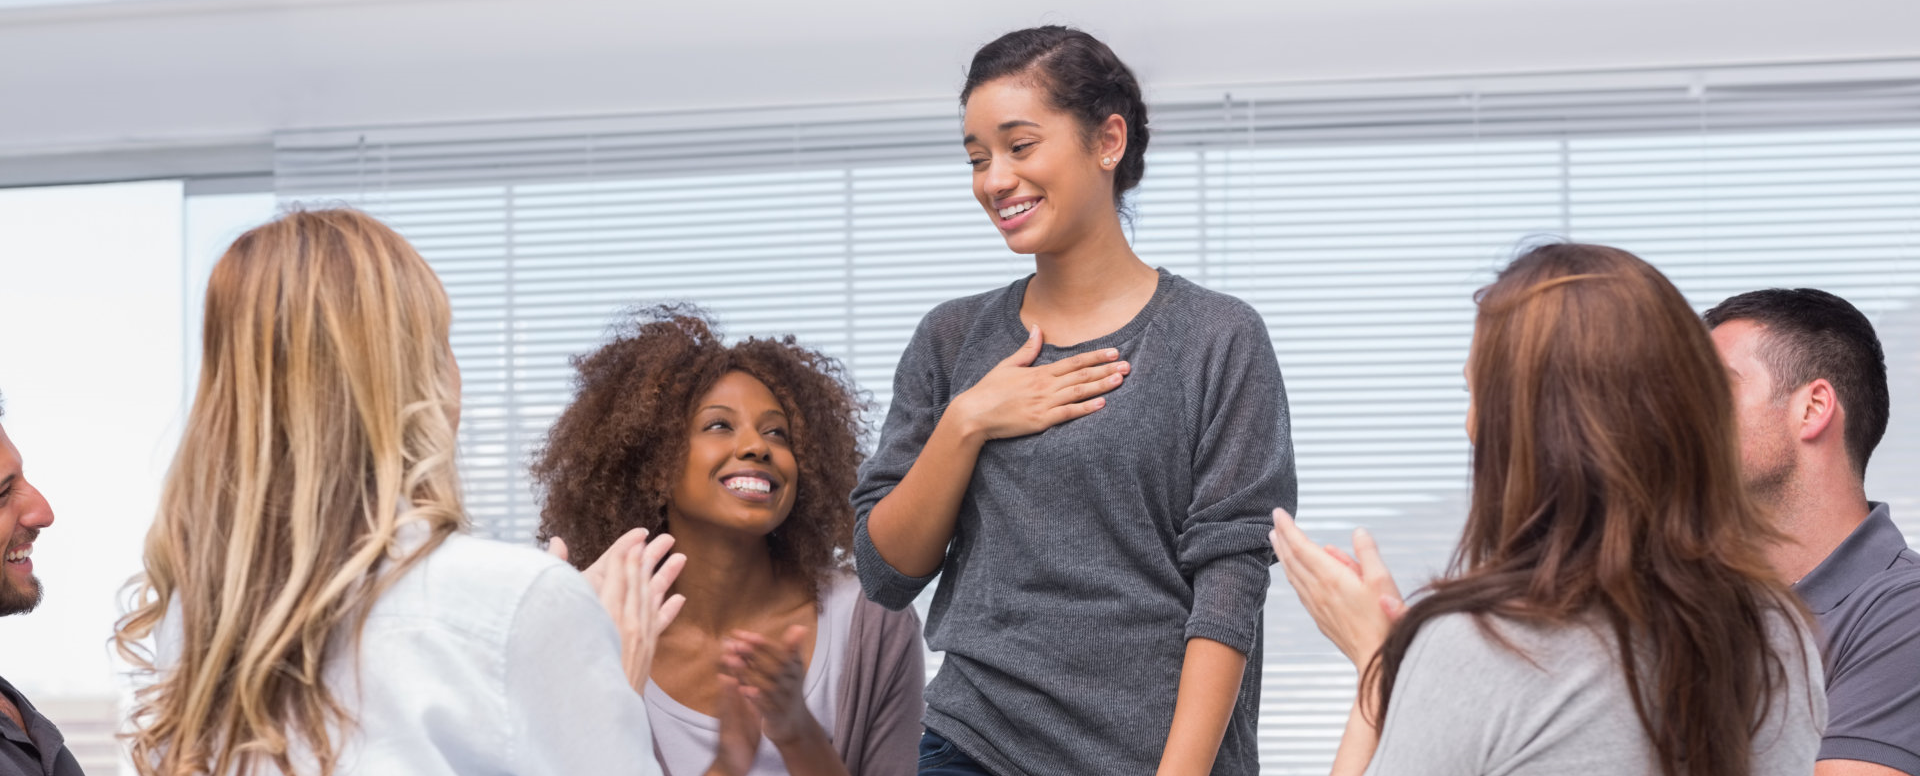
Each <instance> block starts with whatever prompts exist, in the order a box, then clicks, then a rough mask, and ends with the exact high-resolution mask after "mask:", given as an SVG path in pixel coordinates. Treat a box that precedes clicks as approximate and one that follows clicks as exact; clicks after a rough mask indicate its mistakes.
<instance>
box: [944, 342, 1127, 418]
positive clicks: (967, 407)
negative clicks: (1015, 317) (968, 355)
mask: <svg viewBox="0 0 1920 776" xmlns="http://www.w3.org/2000/svg"><path fill="white" fill-rule="evenodd" d="M1042 342H1043V340H1042V339H1041V337H1040V328H1039V327H1037V326H1036V327H1034V328H1032V329H1031V330H1030V333H1029V335H1028V337H1027V341H1026V343H1025V344H1023V345H1021V346H1020V349H1019V350H1016V351H1014V352H1013V355H1011V356H1007V357H1006V358H1005V359H1003V360H1001V362H1000V363H999V365H997V366H995V367H994V368H993V369H992V370H991V371H989V372H987V374H986V376H985V377H982V378H980V382H978V383H975V384H974V385H973V387H971V388H968V389H967V390H965V391H962V392H961V393H960V395H959V396H955V397H953V401H952V402H951V403H950V404H949V405H948V407H947V412H949V413H955V412H958V413H959V417H960V418H962V419H963V421H964V422H965V423H966V424H967V428H968V430H969V431H970V432H972V433H974V434H977V435H979V437H980V438H982V439H1007V438H1010V437H1021V436H1026V435H1028V434H1038V433H1040V432H1042V431H1045V430H1047V429H1049V428H1052V427H1053V426H1056V425H1059V424H1061V423H1064V422H1066V421H1069V420H1073V419H1074V418H1080V417H1085V416H1087V415H1089V414H1092V413H1093V412H1094V411H1095V410H1098V409H1100V408H1101V407H1103V406H1106V401H1107V400H1106V399H1105V398H1104V397H1103V396H1102V395H1101V394H1105V393H1107V392H1108V391H1111V390H1113V389H1115V388H1118V387H1120V383H1121V381H1123V380H1125V379H1126V375H1127V372H1128V371H1129V370H1130V369H1131V366H1130V365H1129V364H1128V363H1127V362H1125V361H1120V360H1119V358H1120V351H1118V350H1115V349H1112V348H1107V349H1103V350H1096V351H1093V352H1091V353H1082V354H1080V355H1077V356H1074V357H1072V358H1066V359H1062V360H1060V361H1056V362H1054V363H1051V364H1044V365H1041V366H1033V360H1034V359H1036V358H1039V357H1040V346H1041V344H1042Z"/></svg>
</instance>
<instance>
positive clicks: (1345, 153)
mask: <svg viewBox="0 0 1920 776" xmlns="http://www.w3.org/2000/svg"><path fill="white" fill-rule="evenodd" d="M1816 70H1817V69H1816ZM1722 75H1723V74H1720V73H1716V72H1713V71H1702V72H1687V73H1652V74H1638V75H1621V76H1619V77H1617V78H1615V79H1612V80H1614V81H1616V82H1620V83H1614V84H1611V85H1607V86H1604V87H1583V88H1558V89H1543V88H1539V87H1538V86H1537V84H1532V82H1528V81H1525V80H1524V79H1514V81H1513V82H1511V83H1508V82H1502V81H1481V82H1479V83H1475V84H1468V85H1461V86H1460V88H1458V89H1452V90H1449V89H1447V88H1441V87H1436V86H1435V85H1434V84H1433V83H1431V82H1420V83H1414V82H1409V83H1408V84H1406V88H1405V89H1404V93H1398V94H1396V93H1395V90H1394V86H1393V85H1391V84H1387V85H1381V84H1369V85H1367V88H1365V89H1360V88H1358V87H1356V88H1354V89H1353V90H1352V92H1353V93H1352V94H1342V93H1340V89H1339V88H1337V87H1327V88H1319V89H1315V90H1312V92H1311V93H1306V92H1304V91H1302V92H1301V93H1300V94H1292V95H1289V94H1288V93H1287V90H1285V89H1279V88H1276V89H1271V90H1264V91H1262V90H1252V91H1248V92H1243V93H1246V94H1256V95H1257V96H1256V98H1254V99H1248V98H1246V97H1238V98H1237V97H1235V96H1234V95H1232V94H1222V95H1217V96H1215V97H1210V98H1207V99H1183V100H1164V101H1161V102H1160V103H1158V104H1156V105H1155V106H1154V107H1153V111H1152V113H1151V114H1150V115H1151V116H1152V127H1153V129H1154V134H1153V141H1152V148H1153V151H1152V152H1150V153H1149V155H1148V175H1147V178H1146V182H1145V184H1144V185H1143V186H1142V187H1141V189H1140V190H1139V191H1138V192H1136V193H1135V194H1134V195H1133V196H1132V197H1131V198H1130V204H1131V206H1132V210H1133V212H1134V214H1135V215H1134V218H1133V220H1132V221H1131V223H1130V226H1129V228H1130V229H1131V231H1132V239H1133V242H1134V246H1135V248H1136V250H1137V251H1138V252H1139V253H1140V254H1141V255H1142V256H1143V257H1145V258H1147V259H1148V260H1149V261H1150V262H1152V263H1155V264H1158V265H1161V266H1165V267H1168V268H1169V269H1172V270H1173V271H1175V272H1179V273H1181V274H1184V275H1186V276H1188V277H1190V278H1193V279H1195V280H1196V281H1199V282H1201V283H1203V284H1205V285H1208V286H1210V287H1213V288H1217V289H1220V290H1223V291H1226V292H1228V293H1232V294H1235V295H1237V296H1239V297H1241V298H1243V299H1245V300H1247V301H1248V302H1249V303H1251V304H1253V305H1254V306H1255V307H1256V308H1258V309H1259V310H1260V312H1261V313H1262V315H1264V316H1265V318H1266V321H1267V324H1268V326H1269V328H1270V330H1271V333H1272V336H1273V342H1274V347H1275V350H1276V352H1277V354H1278V356H1279V359H1280V364H1281V367H1282V369H1283V370H1284V371H1285V373H1286V379H1287V388H1288V393H1289V400H1290V403H1291V406H1292V412H1293V418H1294V442H1295V445H1296V448H1297V452H1298V456H1299V472H1300V486H1301V500H1300V518H1301V520H1302V522H1303V524H1305V525H1307V526H1308V527H1309V528H1310V529H1312V530H1313V531H1315V532H1316V533H1317V534H1318V535H1320V536H1321V537H1322V538H1323V539H1325V540H1329V541H1334V540H1337V541H1341V542H1342V543H1344V542H1345V538H1344V536H1345V533H1346V531H1347V530H1348V529H1350V528H1351V527H1353V526H1357V525H1366V526H1368V527H1369V528H1371V529H1372V530H1374V532H1375V533H1376V535H1378V536H1379V537H1380V538H1381V540H1382V541H1383V542H1384V543H1385V545H1386V550H1387V554H1388V558H1389V561H1390V562H1391V563H1392V564H1393V565H1394V567H1395V569H1396V570H1397V571H1398V572H1399V573H1400V575H1401V578H1402V583H1403V586H1404V587H1409V588H1410V587H1412V586H1414V585H1416V584H1417V583H1418V582H1420V581H1422V580H1424V579H1426V578H1428V577H1429V576H1430V575H1431V574H1433V573H1435V572H1437V571H1439V570H1440V569H1441V568H1442V567H1443V566H1444V564H1445V562H1446V560H1447V553H1448V551H1449V549H1450V548H1451V546H1452V544H1453V542H1454V541H1455V540H1456V539H1457V536H1458V531H1459V527H1460V522H1461V519H1462V516H1463V514H1464V507H1465V500H1466V483H1467V468H1466V467H1467V461H1468V450H1467V445H1466V441H1465V434H1464V431H1463V428H1462V424H1463V422H1464V417H1465V407H1466V394H1465V393H1464V392H1463V387H1464V381H1463V379H1462V377H1461V366H1462V364H1463V362H1464V360H1465V355H1466V348H1467V344H1468V342H1469V340H1470V338H1471V335H1472V321H1473V305H1472V301H1471V295H1472V293H1473V291H1474V290H1475V289H1476V288H1478V287H1479V286H1481V285H1483V284H1484V283H1486V282H1487V281H1488V280H1490V279H1491V277H1492V274H1493V273H1494V272H1495V271H1496V270H1497V269H1498V268H1499V267H1500V266H1501V265H1502V264H1503V263H1504V261H1505V260H1507V259H1508V258H1509V257H1511V256H1512V255H1513V254H1514V252H1515V251H1516V250H1517V249H1519V248H1522V247H1524V246H1525V245H1526V244H1527V243H1528V242H1529V241H1532V240H1538V239H1543V238H1544V237H1545V236H1548V235H1557V236H1566V237H1571V238H1573V239H1578V240H1582V241H1590V242H1604V243H1610V244H1616V245H1619V246H1621V247H1624V248H1627V249H1629V250H1633V251H1635V252H1637V253H1639V254H1641V255H1642V256H1644V257H1646V258H1648V259H1649V260H1651V261H1653V262H1654V263H1655V264H1657V265H1658V266H1660V267H1661V268H1662V269H1663V270H1664V271H1666V272H1667V273H1668V275H1669V276H1670V277H1672V278H1673V279H1674V281H1675V282H1676V283H1678V284H1679V285H1680V286H1681V288H1682V290H1683V291H1685V292H1686V293H1687V294H1688V295H1689V297H1690V298H1691V299H1692V300H1693V301H1694V302H1695V303H1696V304H1697V305H1699V306H1700V307H1702V308H1704V307H1706V306H1708V305H1711V304H1713V303H1714V302H1717V301H1718V300H1719V299H1721V298H1723V297H1725V296H1727V295H1730V294H1732V293H1736V292H1739V291H1744V290H1749V289H1752V288H1759V287H1765V286H1773V285H1791V286H1802V285H1805V286H1818V287H1823V288H1827V289H1829V290H1832V291H1834V292H1836V293H1840V294H1842V295H1845V296H1847V297H1849V298H1851V299H1853V300H1854V301H1855V302H1856V303H1857V304H1859V305H1860V306H1861V307H1862V309H1864V310H1866V311H1867V312H1868V314H1869V315H1871V316H1873V317H1874V318H1875V321H1876V324H1877V325H1878V326H1880V328H1881V333H1882V336H1883V338H1884V339H1885V340H1886V345H1887V353H1888V357H1889V360H1890V367H1891V368H1892V372H1893V374H1894V395H1895V408H1894V415H1895V425H1894V428H1893V430H1892V431H1890V432H1889V434H1888V437H1887V442H1886V443H1884V444H1883V446H1882V452H1881V453H1880V454H1879V455H1878V456H1877V457H1876V459H1875V463H1874V466H1873V472H1872V478H1871V479H1870V483H1869V484H1870V492H1871V493H1872V495H1873V496H1874V497H1875V498H1878V499H1882V500H1888V501H1891V502H1893V503H1894V505H1895V512H1894V514H1895V516H1896V518H1897V519H1900V520H1901V521H1902V523H1903V525H1904V526H1905V527H1906V530H1908V532H1909V535H1920V519H1916V518H1920V485H1917V484H1914V483H1913V482H1911V478H1905V477H1901V476H1900V474H1901V473H1902V472H1906V471H1911V470H1912V467H1913V465H1914V464H1915V463H1916V462H1920V448H1917V447H1916V444H1920V443H1915V442H1909V441H1907V440H1909V439H1915V438H1917V437H1916V435H1915V434H1912V433H1903V432H1904V431H1905V429H1906V428H1907V426H1906V425H1905V423H1906V421H1905V420H1904V418H1905V416H1906V415H1910V414H1912V413H1914V412H1916V411H1920V407H1915V406H1913V405H1911V404H1910V403H1909V402H1906V401H1904V400H1903V397H1907V396H1913V395H1916V393H1915V389H1916V388H1920V314H1917V313H1915V312H1914V306H1913V301H1914V298H1915V296H1916V295H1917V294H1920V237H1916V230H1917V227H1916V225H1917V224H1920V80H1915V79H1904V78H1879V79H1862V78H1857V77H1847V78H1838V77H1836V78H1834V79H1829V80H1825V81H1822V80H1820V79H1819V78H1818V77H1817V76H1818V73H1817V72H1815V73H1814V76H1815V77H1808V76H1807V75H1806V73H1805V72H1803V73H1801V74H1800V75H1799V76H1797V77H1795V78H1793V79H1782V80H1781V81H1780V82H1779V83H1767V82H1758V83H1755V82H1752V80H1753V79H1752V78H1751V77H1748V78H1747V79H1746V81H1747V82H1745V83H1741V84H1737V85H1709V86H1702V84H1711V83H1717V80H1725V79H1723V78H1722V77H1721V76H1722ZM1530 84H1532V85H1530ZM1622 84H1624V85H1622ZM958 134H959V133H958V119H957V112H956V111H955V110H954V108H953V106H952V105H951V104H950V103H899V104H892V105H866V106H858V107H847V108H833V109H826V108H821V109H807V110H794V111H752V112H731V113H714V114H676V115H669V116H625V117H603V118H595V119H567V120H552V121H544V120H543V121H522V122H508V123H500V124H464V125H452V126H436V127H401V128H369V129H359V130H329V131H313V132H288V133H283V134H282V135H280V136H279V137H278V139H277V146H278V151H277V154H276V171H277V174H276V180H277V185H278V187H279V190H280V192H281V194H282V196H283V197H284V198H286V199H288V200H296V201H303V202H328V201H340V200H344V201H347V202H350V203H353V204H357V205H360V206H362V207H365V208H368V209H369V210H371V211H372V212H374V213H376V214H378V215H380V216H382V217H384V218H386V219H388V220H389V221H390V222H391V223H393V224H394V225H395V226H396V227H397V228H399V229H400V230H401V232H402V233H404V234H406V235H407V236H408V237H409V238H410V239H412V240H413V241H414V242H415V243H416V244H417V245H418V246H419V247H420V249H421V251H422V252H423V253H424V254H425V255H426V256H427V257H428V259H429V260H430V261H432V262H433V264H434V266H435V267H436V269H438V270H439V271H440V273H441V276H442V278H443V279H444V280H445V281H446V283H447V286H448V290H449V292H450V293H451V294H452V296H453V299H454V304H455V307H456V313H455V318H456V331H455V340H456V341H455V350H456V353H457V354H458V356H459V358H460V360H461V365H462V369H463V373H464V375H465V379H466V384H465V385H466V402H467V403H466V406H465V409H464V412H465V417H464V419H463V421H462V434H463V445H464V447H463V453H464V455H465V461H464V465H465V472H466V476H467V478H468V482H467V487H468V490H469V493H470V494H471V508H472V512H473V514H474V517H475V520H476V522H477V524H478V526H479V529H480V530H481V531H483V532H485V533H489V534H491V535H494V536H498V537H501V538H506V539H510V540H516V541H526V540H528V539H529V538H530V537H531V535H532V530H533V526H534V525H535V523H536V522H537V519H538V507H537V505H536V504H535V503H534V501H533V497H532V494H531V492H530V491H529V489H528V485H527V482H526V477H525V469H526V464H527V461H528V457H529V455H530V454H531V453H532V452H533V451H534V450H536V449H537V447H538V445H539V444H540V442H541V440H542V438H543V436H544V434H545V430H546V428H547V426H548V425H549V424H550V423H551V421H552V419H553V417H554V416H555V415H556V414H557V413H558V412H559V410H560V409H561V408H562V407H563V406H564V405H565V403H566V402H567V401H568V399H569V391H570V387H569V380H570V377H571V370H570V367H569V366H568V362H567V359H568V357H569V356H571V355H574V354H579V353H584V352H587V351H589V350H591V349H592V348H593V347H594V346H595V345H596V343H597V342H599V341H600V340H601V338H602V337H603V334H604V331H605V329H606V326H607V325H608V324H609V323H610V322H611V321H613V320H614V319H615V317H616V316H617V315H618V313H619V311H620V310H622V309H623V308H626V307H629V306H632V305H636V304H646V303H652V302H658V301H663V300H691V301H697V302H699V303H701V304H703V305H705V306H707V307H709V308H710V309H712V310H713V311H715V312H716V313H717V314H718V315H719V316H720V317H721V319H722V321H723V323H724V324H725V325H726V327H727V328H728V330H729V331H730V332H732V333H733V334H735V335H751V334H781V333H794V334H797V335H799V337H800V338H801V339H802V340H803V341H805V342H807V343H809V344H812V345H814V346H817V347H820V348H822V349H824V350H826V351H827V352H829V353H832V354H834V355H836V356H838V357H840V358H842V359H844V360H845V361H846V362H847V364H848V365H849V367H850V368H851V369H852V371H853V374H854V376H855V378H856V379H857V380H858V381H859V382H860V384H861V385H862V386H863V387H864V388H866V389H867V390H869V391H871V392H872V394H873V396H874V398H875V399H876V400H877V402H878V404H879V405H880V406H881V409H882V411H883V412H884V406H885V403H886V401H887V399H888V398H889V393H890V385H891V379H892V372H893V368H894V365H895V363H896V361H897V359H898V358H899V355H900V351H901V350H902V349H903V348H904V347H905V345H906V342H907V339H908V337H909V336H910V334H911V333H912V330H913V327H914V324H915V323H916V322H917V321H918V320H919V318H920V316H921V315H923V314H924V313H925V312H926V311H927V310H928V309H930V308H931V307H932V306H933V305H935V304H937V303H939V302H940V301H942V300H945V299H950V298H953V297H956V296H960V295H964V294H970V293H975V292H978V291H982V290H986V289H989V288H993V287H996V286H999V285H1003V284H1005V283H1007V282H1009V281H1010V280H1012V279H1013V278H1016V277H1019V276H1020V275H1022V274H1024V273H1026V272H1029V271H1031V268H1032V264H1031V261H1030V260H1029V259H1027V258H1025V257H1019V256H1013V255H1011V254H1009V253H1008V252H1007V250H1006V247H1005V245H1004V244H1003V243H1002V242H1001V241H1000V240H999V238H998V236H997V234H996V233H995V231H994V230H993V229H992V228H991V227H990V226H989V225H988V224H987V223H985V222H984V221H985V215H984V214H983V213H982V212H981V211H980V209H979V206H978V205H977V204H976V203H975V202H974V201H973V200H972V196H971V192H970V189H969V180H968V174H967V171H966V169H965V168H964V167H963V166H962V165H961V161H962V160H963V159H964V156H963V154H962V152H961V150H960V148H959V144H958V140H957V136H958ZM878 417H879V416H878V415H876V416H875V419H876V420H877V419H878ZM1266 632H1267V641H1266V660H1267V668H1266V675H1265V681H1264V696H1263V704H1262V717H1261V749H1262V762H1263V763H1264V767H1265V770H1266V772H1268V773H1273V774H1286V773H1314V772H1324V769H1325V767H1326V765H1327V764H1328V763H1329V762H1330V760H1331V758H1332V753H1333V748H1334V745H1335V743H1337V740H1338V736H1339V732H1340V726H1341V724H1342V722H1343V721H1344V717H1345V713H1346V707H1347V706H1346V704H1347V700H1348V699H1349V698H1350V697H1351V695H1350V693H1351V691H1352V686H1353V672H1352V670H1351V668H1350V667H1348V666H1347V665H1346V664H1345V663H1344V661H1343V660H1341V658H1340V657H1339V655H1338V654H1337V653H1336V652H1334V651H1333V650H1332V649H1331V648H1330V647H1329V646H1327V644H1326V643H1325V641H1324V639H1322V638H1321V637H1320V636H1319V634H1318V633H1317V631H1316V630H1315V628H1314V626H1313V624H1312V622H1311V621H1310V620H1308V619H1307V618H1306V617H1305V616H1304V614H1302V613H1301V611H1300V610H1299V607H1298V605H1297V604H1296V603H1295V602H1294V600H1293V597H1292V592H1291V590H1289V589H1288V588H1287V587H1286V584H1285V583H1284V581H1279V580H1276V585H1275V587H1274V589H1273V591H1272V595H1271V596H1270V603H1269V605H1268V610H1267V616H1266ZM931 665H936V666H937V661H935V662H934V663H932V664H931Z"/></svg>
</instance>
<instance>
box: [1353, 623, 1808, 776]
mask: <svg viewBox="0 0 1920 776" xmlns="http://www.w3.org/2000/svg"><path fill="white" fill-rule="evenodd" d="M1490 623H1491V624H1492V625H1493V627H1495V628H1496V629H1497V630H1498V632H1499V633H1500V635H1501V636H1503V637H1505V638H1506V639H1507V640H1508V641H1509V642H1511V646H1512V647H1515V648H1518V650H1519V652H1516V651H1514V649H1511V648H1509V647H1508V646H1505V645H1502V644H1500V643H1499V642H1498V641H1495V640H1493V639H1490V638H1488V636H1487V634H1486V633H1485V632H1483V631H1482V630H1481V629H1480V626H1479V625H1478V624H1476V623H1475V621H1474V618H1473V617H1472V616H1470V615H1466V614H1446V615H1441V616H1439V617H1435V618H1434V619H1433V620H1431V621H1429V622H1428V623H1426V625H1424V626H1423V627H1421V628H1420V632H1419V634H1418V635H1416V636H1414V639H1413V644H1412V645H1411V646H1410V647H1408V649H1407V656H1406V659H1405V661H1404V662H1402V664H1401V667H1400V673H1399V676H1398V677H1397V680H1396V682H1395V684H1394V689H1393V697H1392V700H1391V702H1390V703H1389V704H1388V706H1387V719H1386V724H1385V725H1384V726H1383V727H1382V728H1381V733H1380V746H1379V748H1378V749H1377V750H1375V752H1374V755H1373V762H1372V763H1371V764H1370V765H1369V766H1368V767H1367V776H1403V775H1408V776H1564V775H1565V774H1586V773H1605V774H1620V775H1622V776H1626V775H1629V774H1647V776H1658V774H1659V773H1660V768H1659V765H1658V763H1657V762H1656V761H1655V759H1654V752H1653V744H1652V742H1650V741H1649V740H1648V739H1647V734H1646V731H1645V730H1644V729H1643V728H1642V727H1641V725H1640V718H1639V716H1638V715H1637V714H1635V713H1634V710H1633V696H1632V695H1631V694H1630V693H1629V691H1628V688H1627V682H1626V675H1625V674H1623V673H1622V672H1621V669H1620V666H1619V663H1618V660H1617V659H1616V658H1617V655H1618V652H1617V651H1616V650H1615V649H1614V647H1613V637H1612V631H1611V630H1610V629H1603V626H1587V625H1575V626H1562V627H1547V626H1539V625H1531V624H1522V623H1518V622H1514V621H1510V620H1500V619H1493V620H1490ZM1773 626H1774V627H1773V628H1772V629H1771V633H1772V636H1773V645H1774V650H1775V652H1776V653H1777V654H1779V655H1780V658H1781V662H1782V664H1783V665H1784V667H1785V669H1786V674H1787V684H1786V686H1784V687H1778V688H1776V691H1775V696H1774V697H1773V698H1772V699H1771V706H1770V708H1769V711H1768V713H1767V716H1766V719H1765V722H1764V723H1763V724H1762V725H1761V726H1760V729H1759V731H1758V733H1757V734H1756V735H1755V737H1754V742H1753V752H1754V757H1753V776H1806V775H1807V774H1809V773H1812V772H1813V757H1814V752H1815V750H1816V749H1818V748H1819V746H1820V729H1821V727H1822V726H1824V725H1825V723H1826V717H1827V705H1826V698H1825V696H1824V695H1823V694H1822V692H1821V681H1820V664H1819V659H1820V658H1819V653H1818V651H1817V650H1816V648H1815V646H1814V642H1813V635H1812V633H1811V632H1809V630H1808V629H1806V628H1804V627H1795V626H1792V625H1790V624H1789V621H1788V620H1787V619H1786V618H1784V617H1781V616H1775V617H1774V618H1773ZM1522 653H1524V655H1525V656H1524V657H1523V656H1522Z"/></svg>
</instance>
